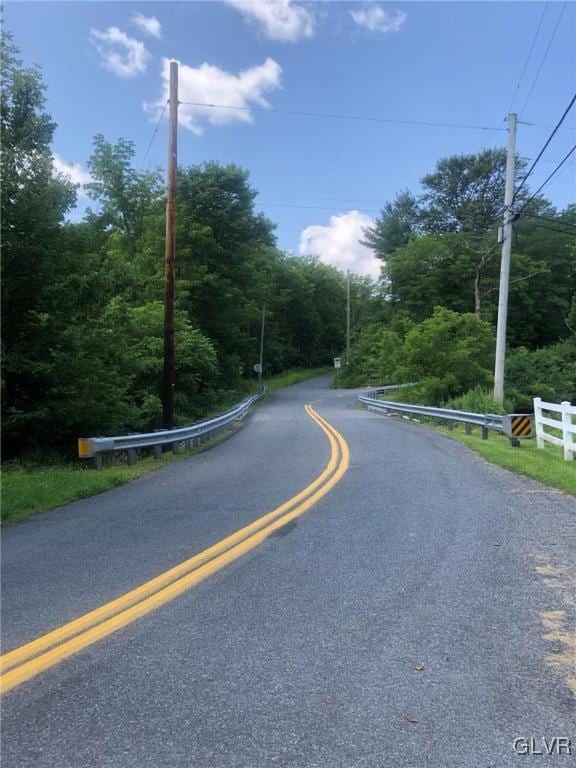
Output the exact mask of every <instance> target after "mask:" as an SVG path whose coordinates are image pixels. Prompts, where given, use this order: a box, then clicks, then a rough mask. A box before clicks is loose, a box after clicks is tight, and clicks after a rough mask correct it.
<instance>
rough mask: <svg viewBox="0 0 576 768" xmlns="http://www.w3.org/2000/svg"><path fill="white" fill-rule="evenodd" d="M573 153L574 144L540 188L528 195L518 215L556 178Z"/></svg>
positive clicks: (574, 149)
mask: <svg viewBox="0 0 576 768" xmlns="http://www.w3.org/2000/svg"><path fill="white" fill-rule="evenodd" d="M574 152H576V144H574V146H573V147H572V149H570V150H569V151H568V152H567V153H566V155H564V158H563V159H562V160H561V161H560V162H559V163H558V165H557V166H556V167H555V168H554V170H553V171H552V173H551V174H549V175H548V176H547V177H546V179H545V180H544V181H543V182H542V184H540V186H539V187H538V189H537V190H536V192H533V193H532V195H530V197H529V198H528V200H526V202H525V203H524V205H523V206H522V208H521V210H520V211H519V213H520V214H522V211H524V210H525V208H526V206H527V205H528V204H529V203H530V202H531V201H532V200H534V198H535V197H536V195H538V194H539V193H540V192H541V191H542V190H543V189H544V187H545V186H546V185H547V184H548V183H549V182H550V181H552V179H553V178H554V176H556V174H557V173H558V171H559V170H560V168H562V166H563V165H564V164H565V163H566V162H567V160H568V158H569V157H571V156H572V155H573V154H574Z"/></svg>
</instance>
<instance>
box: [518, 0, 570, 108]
mask: <svg viewBox="0 0 576 768" xmlns="http://www.w3.org/2000/svg"><path fill="white" fill-rule="evenodd" d="M567 5H568V0H564V4H563V5H562V9H561V11H560V13H559V14H558V19H557V20H556V24H555V26H554V29H553V30H552V34H551V35H550V40H548V45H547V46H546V50H545V51H544V56H543V57H542V61H541V62H540V66H539V67H538V71H537V72H536V75H535V76H534V80H533V81H532V85H531V86H530V90H529V91H528V95H527V96H526V100H525V102H524V104H523V106H522V109H521V110H520V116H522V114H523V113H524V110H525V109H526V105H527V104H528V102H529V101H530V96H532V91H533V90H534V86H535V85H536V83H537V82H538V78H539V76H540V72H541V71H542V67H543V66H544V62H545V61H546V59H547V57H548V53H549V51H550V48H551V46H552V43H553V41H554V38H555V37H556V32H557V31H558V27H559V26H560V21H561V20H562V16H563V15H564V11H565V10H566V6H567Z"/></svg>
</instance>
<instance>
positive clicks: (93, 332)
mask: <svg viewBox="0 0 576 768" xmlns="http://www.w3.org/2000/svg"><path fill="white" fill-rule="evenodd" d="M2 47H3V51H2V53H3V56H2V87H3V93H4V98H3V101H2V106H1V131H2V135H1V138H2V148H3V152H2V174H3V185H4V187H3V196H2V241H3V305H2V319H3V323H2V342H3V382H2V383H3V402H2V409H3V410H2V416H3V430H4V450H5V455H6V456H7V457H11V456H18V455H21V454H23V453H25V452H29V451H34V450H37V449H39V448H41V447H42V446H46V445H50V446H51V447H52V448H60V449H62V450H64V451H65V452H66V453H68V454H72V453H73V452H74V448H75V442H76V438H77V437H78V436H80V435H90V434H112V433H121V432H125V431H128V430H141V429H148V428H153V427H155V426H158V424H159V420H160V411H161V401H160V385H161V379H162V375H161V374H162V365H163V304H162V300H163V290H164V242H165V195H164V191H163V183H162V175H161V173H160V172H159V171H156V170H154V171H142V170H137V169H136V168H135V166H134V156H135V149H134V145H133V143H132V142H131V141H128V140H126V139H122V138H120V139H118V140H117V141H116V142H111V141H109V140H108V139H107V138H105V137H104V136H102V135H100V134H98V135H96V136H95V137H94V146H93V152H92V155H91V157H90V159H89V162H88V168H89V170H90V173H91V177H92V181H91V183H90V184H87V185H85V186H86V189H87V190H88V193H89V195H90V197H91V198H92V200H93V202H94V207H93V208H89V209H88V211H87V213H86V215H85V217H84V219H83V221H81V222H76V223H71V222H66V221H65V217H66V214H67V212H68V210H69V209H70V207H71V206H72V205H73V204H74V201H75V197H76V192H75V189H74V186H73V185H71V184H70V183H69V181H68V180H67V179H65V178H64V177H61V176H59V175H58V174H56V173H55V172H54V169H53V157H52V154H51V148H50V145H51V141H52V136H53V132H54V128H55V124H54V122H53V121H52V119H51V117H50V116H49V115H48V113H47V111H46V108H45V95H44V85H43V83H42V78H41V75H40V72H39V71H38V70H36V69H25V68H23V66H22V63H21V62H20V61H19V60H18V58H17V50H16V48H15V46H14V45H13V44H12V42H11V40H10V38H9V37H8V36H4V38H3V41H2ZM177 184H178V194H177V200H178V204H177V231H176V242H177V258H176V269H177V273H176V391H175V409H176V419H177V421H179V422H186V421H189V420H191V419H196V418H198V417H200V416H202V415H203V414H205V413H207V412H210V411H213V410H214V409H215V408H217V407H218V405H219V404H220V403H221V402H223V401H224V400H235V399H237V397H238V394H239V393H240V394H241V393H242V392H243V391H244V390H246V389H249V388H250V386H251V384H252V383H253V382H254V381H255V374H254V371H253V366H254V363H256V362H257V361H258V359H259V351H260V350H259V347H260V329H261V319H262V309H263V305H265V306H266V333H265V344H264V368H265V375H266V376H267V377H270V376H272V375H274V374H276V373H278V372H280V371H283V370H287V369H293V368H313V367H319V366H325V365H327V364H330V363H331V362H332V358H333V357H334V356H335V355H339V354H341V350H342V347H343V343H344V337H345V312H344V307H345V302H346V280H345V277H344V275H343V274H342V273H340V272H338V271H337V270H336V269H334V268H332V267H329V266H326V265H325V264H322V263H320V262H319V261H318V260H316V259H314V258H295V257H291V256H288V255H286V254H284V253H282V252H281V251H279V250H278V249H277V247H276V242H275V236H274V226H273V224H272V223H271V222H270V221H269V220H268V219H267V218H266V217H265V216H263V215H262V214H261V213H258V212H257V211H256V210H255V207H254V200H255V197H256V192H255V190H254V189H253V188H252V187H251V186H250V183H249V175H248V172H247V171H245V170H243V169H241V168H239V167H238V166H236V165H225V166H221V165H218V164H217V163H213V162H209V163H204V164H202V165H199V166H193V167H189V168H179V169H178V179H177ZM351 292H352V297H353V304H354V312H355V316H354V322H355V324H359V323H361V322H363V321H364V320H365V319H366V318H372V317H377V316H380V314H381V313H380V312H378V311H375V312H374V313H373V312H372V309H371V308H370V307H371V306H372V305H375V304H376V303H377V301H376V299H375V296H374V289H373V286H372V284H371V283H370V281H367V280H365V279H362V278H354V279H353V280H352V285H351Z"/></svg>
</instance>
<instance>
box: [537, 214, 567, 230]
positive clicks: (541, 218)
mask: <svg viewBox="0 0 576 768" xmlns="http://www.w3.org/2000/svg"><path fill="white" fill-rule="evenodd" d="M524 218H526V219H538V220H539V221H549V222H551V223H552V224H559V225H560V226H563V227H566V226H568V227H574V229H576V224H570V222H569V221H564V220H563V219H553V218H551V217H550V216H538V214H536V213H525V214H524Z"/></svg>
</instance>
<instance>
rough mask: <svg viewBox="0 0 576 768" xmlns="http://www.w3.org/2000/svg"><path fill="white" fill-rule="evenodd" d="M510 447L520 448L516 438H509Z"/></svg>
mask: <svg viewBox="0 0 576 768" xmlns="http://www.w3.org/2000/svg"><path fill="white" fill-rule="evenodd" d="M510 445H511V446H512V448H520V440H519V439H518V438H517V437H511V438H510Z"/></svg>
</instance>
